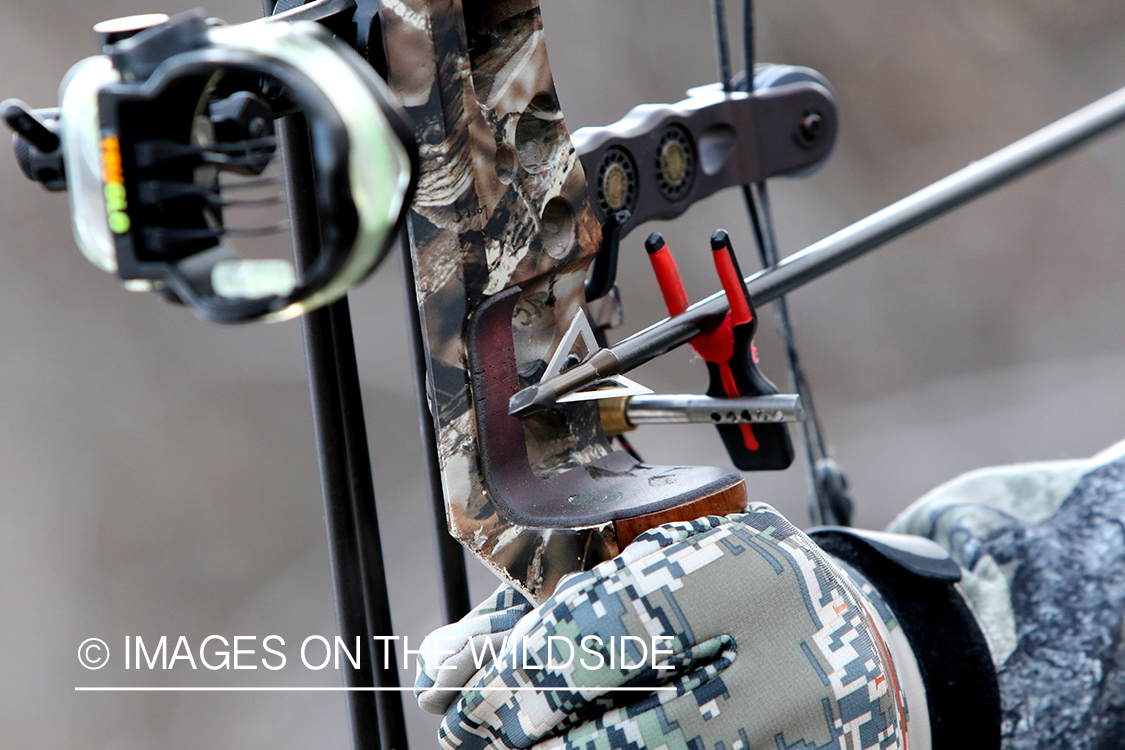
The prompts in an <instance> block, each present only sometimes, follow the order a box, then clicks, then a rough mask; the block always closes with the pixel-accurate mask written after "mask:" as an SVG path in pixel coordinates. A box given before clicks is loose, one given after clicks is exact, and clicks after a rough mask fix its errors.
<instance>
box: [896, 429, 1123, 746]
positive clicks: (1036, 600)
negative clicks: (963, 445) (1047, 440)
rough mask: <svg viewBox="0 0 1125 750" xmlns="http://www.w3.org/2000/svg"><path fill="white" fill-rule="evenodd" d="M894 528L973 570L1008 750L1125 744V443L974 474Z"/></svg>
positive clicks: (972, 588)
mask: <svg viewBox="0 0 1125 750" xmlns="http://www.w3.org/2000/svg"><path fill="white" fill-rule="evenodd" d="M890 530H892V531H898V532H901V533H912V534H918V535H920V536H925V537H928V538H930V539H933V540H934V541H936V542H937V543H938V544H941V545H942V546H943V547H945V548H946V549H948V550H949V552H950V555H951V556H952V557H953V559H954V560H955V561H956V562H957V563H958V564H959V565H960V566H961V567H962V568H964V570H965V573H966V575H965V578H964V580H963V582H962V584H961V587H962V591H963V592H964V593H965V595H966V599H967V601H968V602H969V604H970V605H971V606H972V608H973V612H974V614H975V615H976V617H977V619H978V621H979V622H980V623H981V626H982V630H984V631H985V632H986V633H987V634H988V636H989V640H990V642H991V644H992V647H993V652H994V658H995V660H996V665H997V670H998V681H999V686H1000V700H1001V707H1002V712H1003V713H1002V723H1001V733H1002V747H1003V748H1004V749H1005V750H1043V749H1045V748H1075V749H1076V750H1101V749H1102V748H1107V749H1108V748H1121V747H1125V442H1122V443H1119V444H1118V445H1116V446H1114V447H1112V448H1110V449H1108V450H1106V451H1104V452H1103V453H1101V454H1099V455H1098V456H1095V457H1094V458H1093V459H1089V460H1083V461H1050V462H1043V463H1037V464H1024V465H1017V466H1005V467H1000V468H992V469H981V470H978V471H974V472H971V473H970V474H966V475H965V476H963V477H960V478H958V479H955V480H954V481H952V482H950V483H948V484H946V485H944V486H942V487H939V488H937V489H936V490H934V491H933V492H931V493H930V494H929V495H927V496H926V497H924V498H922V499H921V500H919V501H918V502H917V503H915V504H914V505H912V506H911V507H910V508H908V509H907V510H906V511H905V512H904V513H903V514H902V515H900V516H899V517H898V518H897V519H896V520H895V522H894V523H893V525H892V527H891V529H890Z"/></svg>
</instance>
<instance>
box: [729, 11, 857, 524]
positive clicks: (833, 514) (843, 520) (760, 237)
mask: <svg viewBox="0 0 1125 750" xmlns="http://www.w3.org/2000/svg"><path fill="white" fill-rule="evenodd" d="M713 10H714V15H715V37H716V47H717V52H718V56H719V77H720V80H721V82H722V84H723V90H724V91H727V92H732V91H736V90H738V89H739V87H738V86H737V85H736V80H735V76H734V75H733V74H732V73H731V60H730V43H729V38H728V35H727V25H726V8H725V3H724V0H714V2H713ZM742 29H743V34H742V36H743V53H744V56H745V73H744V74H743V75H744V81H743V84H742V87H741V88H743V89H745V90H746V91H748V92H752V91H753V90H754V65H755V53H754V3H753V0H743V4H742ZM742 195H743V198H744V199H745V201H746V212H747V213H748V214H749V216H750V225H751V228H752V230H753V232H754V239H755V241H756V244H757V247H758V256H759V258H760V259H761V261H762V268H763V269H764V270H769V269H772V268H774V267H775V266H776V265H777V264H778V261H779V260H780V258H779V255H778V250H777V235H776V233H775V231H774V225H773V215H772V211H771V210H770V201H769V192H768V190H767V189H766V183H765V182H764V181H762V182H758V183H753V184H750V185H743V186H742ZM776 305H777V307H776V309H777V317H776V319H775V320H776V324H777V332H778V335H779V336H780V337H781V340H782V342H783V343H784V344H785V353H786V357H787V359H788V361H789V374H790V379H791V382H792V384H793V388H794V390H795V391H796V392H797V394H798V395H799V396H800V397H801V403H802V404H803V405H804V409H805V415H806V418H805V420H804V421H802V422H801V431H802V433H803V435H804V442H805V458H806V462H807V464H808V468H809V481H810V484H811V485H812V495H811V496H810V498H809V516H810V517H811V520H812V523H813V524H814V525H818V526H819V525H825V524H833V525H839V526H849V525H850V524H851V516H852V501H851V498H850V497H849V496H848V494H847V486H848V483H847V478H846V477H845V475H844V473H843V471H842V470H841V469H840V467H839V466H838V465H837V464H836V462H835V461H834V460H832V457H831V454H830V451H829V449H828V444H827V441H826V439H825V437H824V428H823V426H822V425H821V422H820V417H819V416H818V415H817V413H816V407H815V405H814V404H813V398H812V389H811V387H810V386H809V383H808V379H807V378H806V377H805V372H804V368H803V367H802V366H801V360H800V356H799V354H798V350H797V342H796V338H795V336H794V334H793V324H792V320H791V319H790V317H789V304H788V302H787V300H786V299H785V297H784V296H780V297H778V298H777V300H776Z"/></svg>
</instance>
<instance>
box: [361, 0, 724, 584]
mask: <svg viewBox="0 0 1125 750" xmlns="http://www.w3.org/2000/svg"><path fill="white" fill-rule="evenodd" d="M380 20H381V25H382V29H383V37H384V46H385V49H386V54H387V62H388V83H389V84H390V86H391V88H392V90H393V91H394V92H395V93H396V95H397V96H398V97H399V98H400V100H401V101H402V102H403V104H404V105H405V107H406V109H407V111H408V112H409V114H410V116H411V117H412V119H413V121H414V124H415V128H416V133H417V134H418V142H419V150H420V157H421V174H420V177H419V182H418V188H417V192H416V195H415V200H414V205H413V208H412V211H411V213H410V217H409V222H408V227H409V232H410V242H411V251H412V258H413V267H414V276H415V280H416V286H417V290H418V305H419V315H420V316H421V319H422V329H423V337H424V346H425V355H426V361H427V373H426V377H427V383H426V385H427V395H428V400H429V406H430V411H431V413H432V415H433V417H434V422H435V429H436V431H437V445H438V452H439V460H440V466H441V474H442V482H443V491H444V494H445V500H446V511H447V515H448V518H447V520H448V524H449V529H450V532H451V533H452V534H453V535H454V536H455V537H456V538H457V539H458V540H460V541H461V542H462V543H463V544H464V545H465V546H466V547H468V548H469V549H470V550H471V551H472V552H473V553H474V554H476V555H477V556H478V557H480V558H481V559H482V560H484V561H485V562H486V563H487V564H489V565H490V566H491V567H492V568H493V569H494V570H495V571H496V572H497V573H498V574H500V575H501V576H502V577H504V578H506V579H507V580H509V581H510V582H511V583H513V584H515V585H516V586H518V587H520V588H521V589H522V590H524V591H525V592H528V593H529V594H530V595H532V596H533V597H535V598H537V599H538V600H542V599H543V598H545V597H546V596H547V595H548V594H549V593H550V592H551V591H553V590H554V587H555V585H556V583H557V581H558V579H559V578H560V577H561V576H563V575H565V574H566V573H569V572H572V571H575V570H583V569H588V568H590V567H592V566H593V565H594V564H596V563H598V562H600V561H601V560H605V559H607V558H609V557H612V556H613V555H615V554H616V553H617V552H618V547H617V543H616V539H615V537H614V535H613V533H612V526H611V524H609V523H606V522H601V523H598V524H589V525H587V528H581V529H572V528H563V527H556V528H528V527H527V526H524V525H519V524H517V523H515V522H513V521H512V520H511V519H510V518H507V517H505V512H504V510H503V503H502V502H501V501H500V498H499V493H498V491H497V489H496V487H494V486H490V482H489V474H488V471H489V468H488V466H486V464H485V463H484V461H482V457H481V447H480V446H481V439H480V434H479V427H478V425H479V420H480V419H482V418H485V416H484V415H485V412H484V410H483V408H482V406H481V404H479V403H477V402H476V400H475V399H474V394H473V388H472V385H471V377H470V374H469V372H468V370H469V359H470V354H471V353H470V352H469V351H468V347H467V344H466V336H467V329H468V326H469V325H470V321H472V320H474V315H475V313H476V312H477V311H478V310H479V309H481V304H482V303H483V302H484V301H486V300H487V299H489V298H492V297H495V296H496V295H498V294H500V293H502V292H504V291H505V290H507V289H510V288H513V287H518V289H519V300H518V302H517V303H516V304H515V307H514V310H513V314H512V324H511V333H512V337H511V340H510V341H508V342H505V343H503V344H501V343H498V342H496V341H492V345H495V346H503V347H505V348H506V347H509V346H510V347H511V351H512V354H513V355H514V360H515V368H516V371H517V373H518V376H519V382H520V384H521V386H526V385H530V384H532V383H534V382H536V381H537V380H538V379H539V376H540V375H541V374H542V373H543V371H544V370H545V368H546V363H547V361H549V359H550V357H551V355H552V353H553V352H554V350H555V348H556V347H557V345H558V344H559V342H560V340H561V339H562V337H563V336H564V335H565V333H566V330H567V328H568V327H569V325H570V323H571V322H572V320H573V319H574V317H575V316H576V315H578V314H583V310H584V281H585V273H586V268H587V267H588V265H589V263H590V261H591V260H592V258H593V256H594V255H595V254H596V252H597V250H598V247H599V244H600V241H601V231H600V226H599V224H598V223H597V221H596V219H595V218H594V215H593V213H592V211H591V210H590V206H589V203H588V200H587V197H586V193H587V186H586V178H585V174H584V172H583V170H582V166H581V164H580V163H579V161H578V157H577V155H576V152H575V149H574V146H573V145H572V143H571V140H570V135H569V133H568V131H567V129H566V126H565V124H564V122H563V118H562V114H561V112H560V111H559V105H558V100H557V97H556V95H555V91H554V84H553V81H552V78H551V72H550V67H549V66H548V63H547V52H546V46H545V41H544V36H543V30H542V23H541V19H540V14H539V7H538V3H537V2H536V0H485V1H480V2H472V3H464V4H463V3H462V2H461V1H460V0H442V1H439V0H385V1H384V2H383V3H382V7H381V11H380ZM488 355H489V352H478V353H477V355H476V356H477V357H478V358H484V359H487V357H488ZM508 395H511V394H508ZM494 400H495V399H494ZM493 408H495V407H493ZM503 416H504V418H507V415H506V411H505V412H504V414H503ZM522 430H523V433H524V436H523V437H524V442H525V443H526V463H527V465H528V467H529V468H530V474H531V476H532V477H534V478H539V479H545V478H550V477H554V476H558V475H561V474H563V473H565V472H567V471H570V470H574V469H576V467H580V466H583V465H586V464H587V463H588V462H590V461H592V460H595V459H599V458H601V457H604V456H606V455H607V454H610V453H611V451H610V447H609V444H608V441H607V439H606V438H605V435H604V434H603V432H602V429H601V424H600V418H599V414H598V407H597V405H596V404H594V403H581V404H571V405H567V406H566V407H565V408H563V409H560V410H554V411H551V412H549V413H548V414H547V415H545V416H542V417H538V418H533V419H529V420H526V421H525V422H524V423H523V427H522ZM524 452H525V451H524V449H523V447H522V446H521V448H520V451H519V453H520V454H523V453H524ZM504 460H508V457H507V456H505V455H493V456H491V457H490V461H493V462H501V461H504ZM520 460H521V461H522V460H524V459H522V458H521V459H520ZM634 463H635V462H634ZM615 470H616V469H615ZM618 473H619V474H620V478H621V480H622V481H628V480H630V479H632V477H631V476H629V475H628V473H627V472H620V471H618ZM680 473H681V469H679V468H677V467H672V468H669V469H667V470H666V471H664V470H659V471H649V472H646V473H645V474H644V477H645V478H648V477H650V475H651V476H654V477H658V478H661V481H666V483H667V485H668V486H667V487H664V486H655V485H654V489H653V492H652V495H653V496H657V497H659V496H660V493H666V494H667V496H668V497H669V498H671V497H673V496H674V495H675V493H674V492H670V491H669V489H668V488H669V487H671V485H674V484H676V482H677V481H680V480H679V479H678V475H679V474H680ZM736 479H737V477H736ZM685 482H686V480H685ZM634 483H635V482H634ZM646 486H647V485H646ZM587 494H589V493H587ZM605 495H606V497H610V496H612V493H611V492H607V493H605ZM548 500H549V501H551V502H558V503H566V502H568V496H566V495H563V496H560V497H558V498H553V497H552V498H548ZM509 515H511V514H509ZM543 525H544V526H549V525H550V524H546V523H544V524H543Z"/></svg>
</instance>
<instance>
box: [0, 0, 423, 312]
mask: <svg viewBox="0 0 1125 750" xmlns="http://www.w3.org/2000/svg"><path fill="white" fill-rule="evenodd" d="M98 31H99V33H100V35H101V38H102V39H101V40H102V42H103V50H104V54H102V55H99V56H97V57H91V58H87V59H86V60H83V61H82V62H80V63H78V64H77V65H75V66H74V67H73V68H72V69H71V70H70V72H69V73H68V74H67V76H66V78H65V79H64V81H63V84H62V87H61V90H60V95H59V108H58V109H57V110H39V111H31V110H29V109H27V107H26V106H24V105H23V104H22V103H19V102H13V101H9V102H6V103H5V105H4V118H5V120H6V121H7V122H8V123H9V125H10V126H11V127H12V128H13V129H14V130H15V131H16V133H17V136H16V139H15V144H16V152H17V155H18V156H19V161H20V165H21V167H22V168H23V171H24V173H25V174H26V175H27V176H28V177H30V178H31V179H33V180H37V181H39V182H41V183H43V185H44V186H45V187H47V188H48V189H52V190H58V189H63V188H65V189H67V190H68V191H69V193H70V200H71V215H72V220H73V225H74V236H75V239H76V241H77V243H78V247H79V248H80V249H81V251H82V253H83V255H85V256H86V258H87V259H88V260H89V261H90V262H91V263H93V264H94V265H95V266H97V267H98V268H101V269H102V270H103V271H107V272H110V273H115V274H116V275H117V276H118V278H119V279H121V281H122V283H123V285H124V286H125V287H126V288H127V289H130V290H133V291H160V292H163V293H164V294H165V295H166V296H167V297H169V298H171V299H173V300H175V301H179V302H182V303H184V304H186V305H188V306H190V307H191V308H192V309H193V310H195V311H196V313H197V314H198V315H200V316H201V317H205V318H209V319H212V320H218V321H223V322H237V321H247V320H285V319H288V318H292V317H295V316H297V315H300V314H301V313H302V312H305V311H307V310H311V309H315V308H317V307H320V306H322V305H325V304H327V303H329V302H332V301H334V300H336V299H339V298H340V297H341V296H343V295H344V293H345V292H346V291H347V290H348V288H350V287H351V286H353V285H355V284H357V283H359V282H360V281H362V280H363V279H364V278H366V277H367V275H368V274H370V273H371V271H372V270H374V268H375V267H376V266H377V265H378V264H379V261H380V260H382V259H383V257H384V256H385V254H386V251H387V249H388V247H389V246H390V244H391V242H392V241H393V239H394V237H395V232H396V230H397V228H398V226H399V225H400V223H401V218H402V215H403V210H404V206H405V205H406V203H407V202H408V200H409V196H410V192H411V190H412V187H413V180H414V177H415V173H416V168H415V165H414V162H415V160H416V157H415V155H414V147H413V143H414V138H413V135H412V133H411V132H410V129H409V128H408V126H407V125H406V123H405V121H404V120H403V118H402V116H401V112H400V110H399V108H398V107H397V105H395V104H394V103H393V102H392V100H391V97H390V96H389V95H388V93H387V91H386V86H385V85H384V84H383V82H382V80H381V79H380V78H379V77H378V76H377V75H375V73H374V71H373V70H372V69H371V66H370V65H368V64H367V63H366V62H365V61H363V60H362V59H360V58H359V56H358V55H356V53H355V52H354V51H353V50H351V49H350V48H348V47H347V46H346V45H344V44H343V43H341V42H340V41H338V40H336V39H333V38H332V37H331V35H330V34H329V33H328V32H327V31H326V30H325V29H324V28H323V27H321V26H320V25H318V24H315V23H310V22H292V23H268V22H256V23H250V24H242V25H238V26H226V25H224V24H222V23H220V22H218V21H216V20H214V19H205V18H204V16H203V14H202V13H200V12H198V11H197V12H194V13H185V14H183V15H180V16H177V17H176V18H173V19H170V20H169V19H168V18H167V17H164V16H142V17H137V18H135V19H122V20H119V21H116V22H111V23H108V24H102V25H100V26H99V28H98ZM291 114H296V115H301V116H302V117H303V118H304V120H305V122H306V123H307V127H308V140H309V142H310V143H311V144H312V150H313V160H312V165H313V167H314V179H313V181H312V187H311V191H312V195H313V200H314V203H315V207H316V211H317V214H318V215H319V216H320V219H321V222H320V226H321V227H322V232H321V237H320V242H319V246H320V251H319V253H318V254H317V256H316V258H315V259H314V260H313V262H312V263H311V264H310V265H308V266H307V267H305V268H303V269H301V271H300V273H299V274H298V272H297V270H296V269H294V266H293V263H292V262H291V261H290V260H288V259H286V258H259V257H242V256H241V255H240V254H239V253H238V245H239V242H238V241H237V239H238V238H242V239H245V238H248V237H254V236H258V235H268V234H272V233H276V232H280V231H283V230H284V229H285V226H286V225H285V222H284V221H275V222H273V223H270V224H265V225H262V224H259V225H256V226H237V225H236V224H235V223H234V217H236V216H238V215H240V214H242V215H245V214H246V213H248V211H252V210H254V209H262V208H267V207H269V206H271V205H274V204H277V203H281V202H283V201H282V199H281V197H280V196H279V195H276V194H275V193H274V192H273V191H272V190H271V188H274V187H275V186H276V185H277V184H278V182H279V181H278V179H277V177H276V176H273V175H270V174H268V173H267V170H269V168H270V167H271V166H272V165H273V164H274V162H275V159H276V157H277V154H278V150H277V136H276V131H275V127H274V121H275V120H277V119H278V118H279V117H282V116H285V115H291ZM64 175H65V179H64V177H63V176H64ZM259 213H260V211H259Z"/></svg>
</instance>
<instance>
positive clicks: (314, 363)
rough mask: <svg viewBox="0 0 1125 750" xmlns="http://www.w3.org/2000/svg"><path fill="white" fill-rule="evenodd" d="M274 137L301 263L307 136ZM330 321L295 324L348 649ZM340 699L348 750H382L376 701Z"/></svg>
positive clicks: (353, 677)
mask: <svg viewBox="0 0 1125 750" xmlns="http://www.w3.org/2000/svg"><path fill="white" fill-rule="evenodd" d="M278 130H279V135H280V137H281V140H282V143H283V148H282V157H283V159H284V165H285V174H286V186H287V190H288V192H289V220H290V226H291V227H292V230H291V231H292V234H293V249H294V255H295V256H296V257H297V258H298V262H301V261H302V260H303V259H305V258H307V257H308V256H309V254H310V253H315V248H316V247H317V246H318V244H319V242H320V237H319V231H318V228H317V221H316V215H315V204H313V203H311V201H310V200H309V197H308V191H309V190H311V186H312V183H311V180H309V179H308V175H309V173H310V172H309V170H310V163H309V159H310V155H309V149H308V145H307V135H306V133H305V125H304V122H303V121H302V120H301V118H299V117H297V116H290V117H286V118H284V119H283V120H282V121H281V122H280V123H279V128H278ZM330 315H331V314H330V313H329V311H328V310H324V309H322V310H316V311H314V312H311V313H309V314H308V315H306V316H304V318H303V319H302V321H301V324H302V328H303V331H304V337H305V356H306V362H307V365H308V372H309V389H310V392H311V396H312V413H313V428H314V430H315V433H316V448H317V459H318V463H319V465H320V485H321V495H322V497H323V500H324V520H325V525H326V527H327V532H328V561H329V565H330V567H331V570H332V588H333V593H334V594H335V599H336V622H337V627H338V629H339V631H340V635H341V637H342V638H344V639H345V641H352V640H354V638H355V636H357V635H358V636H360V637H361V638H363V640H364V641H367V642H370V639H369V638H367V635H368V633H367V615H366V607H365V603H364V595H363V580H362V576H361V575H360V574H359V566H358V559H359V555H358V550H357V547H358V542H357V539H356V535H355V531H354V523H355V519H354V517H353V515H352V507H351V491H350V489H349V481H348V461H347V452H346V450H347V449H346V446H345V444H344V426H343V420H342V418H341V415H340V398H339V393H338V392H337V390H338V389H337V376H336V367H335V360H334V347H333V344H332V321H331V317H330ZM344 684H345V685H346V686H347V687H350V688H361V689H362V688H369V687H372V686H373V685H374V680H373V678H372V674H371V661H370V659H365V660H364V661H362V662H361V663H360V668H359V669H358V670H352V669H346V670H344ZM346 695H347V705H348V721H349V724H350V725H351V730H352V746H353V747H354V748H355V750H370V749H371V748H375V750H381V748H382V745H381V743H380V741H379V717H378V714H377V710H376V706H375V701H374V700H372V697H371V695H370V694H369V693H364V692H359V691H352V692H348V693H347V694H346Z"/></svg>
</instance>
